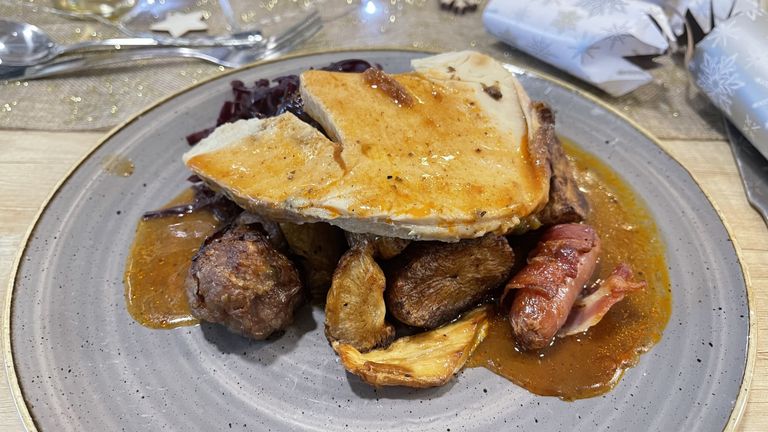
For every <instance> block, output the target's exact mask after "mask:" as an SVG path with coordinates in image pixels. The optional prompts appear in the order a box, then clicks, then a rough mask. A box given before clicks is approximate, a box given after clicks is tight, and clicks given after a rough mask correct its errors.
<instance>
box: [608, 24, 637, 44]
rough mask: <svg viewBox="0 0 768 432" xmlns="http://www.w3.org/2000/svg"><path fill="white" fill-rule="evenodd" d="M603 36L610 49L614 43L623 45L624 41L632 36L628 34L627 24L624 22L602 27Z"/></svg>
mask: <svg viewBox="0 0 768 432" xmlns="http://www.w3.org/2000/svg"><path fill="white" fill-rule="evenodd" d="M603 37H604V38H605V40H607V41H608V42H610V43H611V49H613V47H615V46H616V44H619V45H624V41H626V40H627V39H631V38H632V36H630V35H629V24H628V23H626V22H625V23H622V24H617V23H613V24H611V26H610V27H607V28H604V29H603Z"/></svg>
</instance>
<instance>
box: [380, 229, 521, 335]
mask: <svg viewBox="0 0 768 432" xmlns="http://www.w3.org/2000/svg"><path fill="white" fill-rule="evenodd" d="M397 260H398V261H401V262H398V263H397V264H398V265H392V266H391V267H390V268H391V270H390V274H389V275H388V283H389V286H388V287H387V292H386V302H387V310H388V311H389V312H390V313H391V314H392V315H393V316H394V317H395V318H397V319H398V320H399V321H400V322H402V323H404V324H408V325H410V326H414V327H420V328H427V329H431V328H435V327H437V326H439V325H441V324H444V323H446V322H448V321H451V320H452V319H454V318H456V316H458V315H459V314H460V313H462V312H464V311H466V310H467V309H470V308H472V307H473V306H476V305H477V304H478V303H480V302H481V301H483V300H484V299H486V298H487V297H489V295H490V294H491V292H492V291H493V290H494V289H496V288H497V287H499V286H500V285H501V284H502V283H504V281H506V280H507V278H508V277H509V274H510V271H511V270H512V267H513V265H514V262H515V254H514V252H513V251H512V248H511V247H510V246H509V243H508V242H507V240H506V239H505V238H504V237H502V236H496V235H492V234H489V235H486V236H484V237H481V238H478V239H471V240H463V241H460V242H458V243H439V242H417V243H413V244H411V246H410V247H409V248H408V249H407V250H406V252H405V253H404V254H403V255H401V256H400V257H398V258H397Z"/></svg>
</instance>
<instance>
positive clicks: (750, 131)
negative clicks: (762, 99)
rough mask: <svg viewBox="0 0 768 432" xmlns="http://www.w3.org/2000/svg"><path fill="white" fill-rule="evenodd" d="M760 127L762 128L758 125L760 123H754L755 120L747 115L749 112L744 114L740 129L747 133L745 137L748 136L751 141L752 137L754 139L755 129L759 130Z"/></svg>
mask: <svg viewBox="0 0 768 432" xmlns="http://www.w3.org/2000/svg"><path fill="white" fill-rule="evenodd" d="M760 129H762V128H761V127H760V125H759V124H757V123H755V121H754V120H752V119H751V118H750V117H749V114H747V115H746V117H744V123H743V124H742V126H741V130H742V131H743V132H744V133H745V134H746V135H747V138H749V139H750V140H753V141H754V139H755V134H756V133H757V131H759V130H760Z"/></svg>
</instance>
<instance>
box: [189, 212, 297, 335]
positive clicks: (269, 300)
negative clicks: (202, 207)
mask: <svg viewBox="0 0 768 432" xmlns="http://www.w3.org/2000/svg"><path fill="white" fill-rule="evenodd" d="M186 288H187V299H188V300H189V306H190V308H191V310H192V315H194V316H195V317H196V318H198V319H201V320H204V321H208V322H213V323H219V324H223V325H225V326H226V327H227V328H229V329H230V330H231V331H233V332H235V333H239V334H241V335H244V336H247V337H250V338H253V339H265V338H267V337H268V336H269V335H271V334H272V333H273V332H275V331H277V330H282V329H284V328H286V327H287V326H288V325H289V324H290V323H291V322H292V321H293V314H294V311H295V310H296V308H297V307H298V306H299V305H300V304H301V301H302V299H303V296H302V291H303V290H302V285H301V279H300V278H299V272H298V271H297V270H296V268H295V267H294V265H293V263H292V262H291V261H290V260H289V259H288V258H287V257H285V255H283V254H281V253H280V252H278V251H277V250H275V248H274V247H273V246H272V245H271V244H270V242H269V240H268V239H267V237H266V234H265V233H264V231H262V228H261V225H260V224H250V225H240V224H232V225H229V226H228V227H227V228H226V229H224V230H221V231H219V232H217V233H215V234H213V235H212V236H211V237H209V238H208V239H206V241H205V242H204V243H203V245H202V246H201V247H200V250H199V251H198V252H197V253H196V254H195V256H194V257H193V258H192V265H191V266H190V269H189V273H188V274H187V280H186Z"/></svg>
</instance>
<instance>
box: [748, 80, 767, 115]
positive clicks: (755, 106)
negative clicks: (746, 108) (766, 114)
mask: <svg viewBox="0 0 768 432" xmlns="http://www.w3.org/2000/svg"><path fill="white" fill-rule="evenodd" d="M755 83H757V84H759V85H761V86H763V87H765V88H766V90H768V81H767V80H765V79H764V78H761V77H757V78H755ZM759 93H760V94H763V95H764V94H765V92H759ZM766 105H768V98H763V99H761V100H759V101H756V102H753V103H752V109H758V108H762V107H764V106H766Z"/></svg>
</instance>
